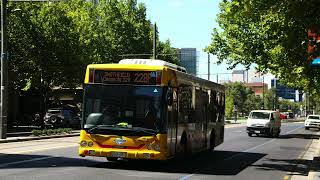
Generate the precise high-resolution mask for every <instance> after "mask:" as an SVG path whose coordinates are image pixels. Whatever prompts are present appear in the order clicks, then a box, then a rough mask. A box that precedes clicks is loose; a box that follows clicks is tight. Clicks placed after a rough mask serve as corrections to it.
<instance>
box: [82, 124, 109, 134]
mask: <svg viewBox="0 0 320 180" xmlns="http://www.w3.org/2000/svg"><path fill="white" fill-rule="evenodd" d="M110 127H114V125H103V124H101V125H95V126H93V127H92V128H89V130H88V133H93V132H94V131H95V130H98V129H100V128H102V129H109V128H110Z"/></svg>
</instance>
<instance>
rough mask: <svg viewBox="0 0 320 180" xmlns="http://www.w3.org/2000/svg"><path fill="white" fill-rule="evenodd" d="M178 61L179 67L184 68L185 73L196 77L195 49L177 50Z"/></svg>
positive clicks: (196, 61) (196, 57) (196, 55)
mask: <svg viewBox="0 0 320 180" xmlns="http://www.w3.org/2000/svg"><path fill="white" fill-rule="evenodd" d="M177 53H178V59H179V60H180V63H181V64H180V65H181V66H183V67H185V68H186V70H187V73H189V74H193V75H197V74H198V57H199V56H198V52H197V49H196V48H181V49H177Z"/></svg>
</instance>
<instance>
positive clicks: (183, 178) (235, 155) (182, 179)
mask: <svg viewBox="0 0 320 180" xmlns="http://www.w3.org/2000/svg"><path fill="white" fill-rule="evenodd" d="M302 127H303V126H299V127H297V128H295V129H293V130H291V131H287V132H285V133H284V134H283V135H287V134H289V133H291V132H293V131H296V130H298V129H300V128H302ZM275 140H277V139H271V140H269V141H267V142H265V143H263V144H259V145H257V146H255V147H252V148H249V149H247V150H245V151H242V152H249V151H252V150H255V149H257V148H259V147H261V146H264V145H266V144H269V143H270V142H273V141H275ZM241 155H242V154H241V152H240V153H237V154H234V155H232V156H230V157H228V158H226V159H223V160H222V161H225V160H230V159H232V158H234V157H237V156H241ZM199 170H200V168H199V169H196V170H195V172H194V173H192V174H189V175H186V176H183V177H181V178H179V180H186V179H189V178H190V177H192V176H193V175H195V174H196V173H197V172H198V171H199Z"/></svg>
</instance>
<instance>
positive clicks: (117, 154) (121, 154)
mask: <svg viewBox="0 0 320 180" xmlns="http://www.w3.org/2000/svg"><path fill="white" fill-rule="evenodd" d="M111 156H112V157H119V158H123V157H126V156H127V153H126V152H112V153H111Z"/></svg>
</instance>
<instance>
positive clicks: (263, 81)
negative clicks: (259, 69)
mask: <svg viewBox="0 0 320 180" xmlns="http://www.w3.org/2000/svg"><path fill="white" fill-rule="evenodd" d="M262 109H264V75H263V74H262Z"/></svg>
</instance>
